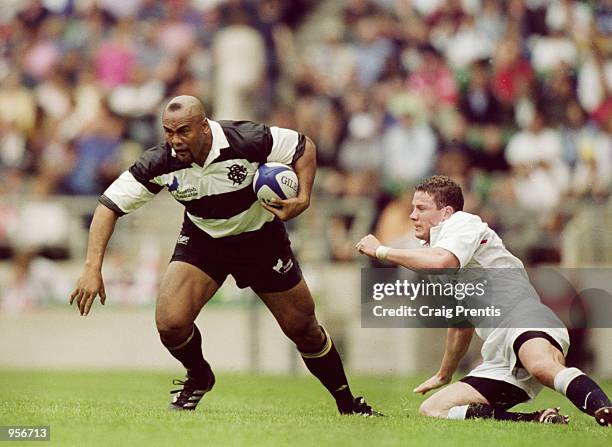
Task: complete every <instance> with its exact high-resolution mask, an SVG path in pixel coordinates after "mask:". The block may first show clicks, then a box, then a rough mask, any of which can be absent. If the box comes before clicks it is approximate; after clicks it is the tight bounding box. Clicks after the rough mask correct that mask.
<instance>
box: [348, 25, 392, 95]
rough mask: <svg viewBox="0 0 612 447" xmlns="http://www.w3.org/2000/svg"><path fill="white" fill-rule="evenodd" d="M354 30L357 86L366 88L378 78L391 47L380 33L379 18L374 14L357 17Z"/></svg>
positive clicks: (389, 54)
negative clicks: (372, 15)
mask: <svg viewBox="0 0 612 447" xmlns="http://www.w3.org/2000/svg"><path fill="white" fill-rule="evenodd" d="M356 31H357V32H356V41H355V42H354V43H353V52H354V54H355V57H354V59H355V63H356V67H355V69H356V76H357V81H358V83H359V86H360V87H361V88H363V89H367V88H369V87H371V86H372V85H373V84H374V83H375V82H376V81H378V80H379V79H380V77H381V75H382V74H383V71H384V69H385V65H386V63H387V59H388V58H389V57H390V56H391V53H392V50H393V47H392V44H391V42H390V41H389V39H387V38H386V37H385V36H384V35H382V32H381V31H382V30H381V29H380V20H379V19H378V18H377V17H376V16H374V17H364V18H361V19H359V21H358V22H357V24H356Z"/></svg>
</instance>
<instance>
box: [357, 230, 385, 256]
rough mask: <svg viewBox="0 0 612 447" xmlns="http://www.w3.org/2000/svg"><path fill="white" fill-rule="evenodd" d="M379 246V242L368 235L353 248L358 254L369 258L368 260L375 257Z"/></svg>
mask: <svg viewBox="0 0 612 447" xmlns="http://www.w3.org/2000/svg"><path fill="white" fill-rule="evenodd" d="M379 246H380V241H379V240H378V239H376V237H374V235H372V234H368V235H367V236H366V237H364V238H363V239H361V240H360V241H359V242H358V243H357V245H355V248H356V249H357V251H359V253H361V254H364V255H367V256H369V257H370V258H375V257H376V249H377V248H378V247H379Z"/></svg>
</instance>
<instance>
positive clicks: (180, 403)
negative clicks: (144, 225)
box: [70, 96, 380, 416]
mask: <svg viewBox="0 0 612 447" xmlns="http://www.w3.org/2000/svg"><path fill="white" fill-rule="evenodd" d="M162 125H163V127H164V132H165V136H166V138H165V140H166V141H165V142H163V143H161V144H159V145H158V146H156V147H153V148H151V149H149V150H147V151H145V152H144V153H143V154H142V155H141V157H140V158H139V159H138V160H136V161H135V162H134V164H133V165H132V166H131V167H130V168H129V169H128V170H127V171H125V172H124V173H123V174H121V176H120V177H119V178H117V179H116V180H115V181H114V182H113V183H112V184H111V185H110V186H109V188H108V189H107V190H106V191H105V192H104V194H103V195H102V197H101V198H100V204H99V205H98V207H97V208H96V211H95V213H94V217H93V221H92V223H91V228H90V230H89V244H88V249H87V257H86V260H85V266H84V269H83V272H82V274H81V276H80V278H79V279H78V282H77V286H76V288H75V289H74V291H73V293H72V295H71V297H70V303H71V304H72V303H73V302H75V301H76V303H77V305H78V308H79V311H80V313H81V315H88V314H89V312H90V310H91V306H92V303H93V302H94V300H95V298H96V296H98V295H99V296H100V300H101V302H102V304H104V302H105V301H106V294H105V291H104V282H103V280H102V273H101V269H102V261H103V259H104V252H105V251H106V246H107V244H108V241H109V239H110V237H111V235H112V234H113V230H114V227H115V222H116V221H117V219H118V218H119V217H120V216H122V215H124V214H128V213H130V212H133V211H135V210H136V209H138V208H139V207H140V206H142V205H144V204H145V203H146V202H148V201H149V200H151V199H153V198H154V197H155V195H156V194H157V193H159V192H160V191H161V190H162V189H166V190H167V191H168V192H169V193H170V194H171V195H172V196H173V197H174V198H175V199H176V200H177V201H179V202H180V203H181V204H182V205H184V206H185V218H184V221H183V227H182V229H181V233H180V235H179V237H178V240H177V243H176V246H175V250H174V254H173V255H172V259H171V262H170V264H169V265H168V268H167V269H166V272H165V274H164V276H163V278H162V280H161V284H160V291H159V295H158V298H157V303H156V312H155V317H156V318H155V320H156V325H157V330H158V332H159V335H160V338H161V342H162V344H163V345H164V346H165V347H166V348H167V349H168V351H169V353H170V354H171V355H172V356H174V357H175V358H176V359H177V360H179V361H180V362H181V363H182V364H183V366H184V367H185V368H186V369H187V380H185V381H176V382H175V384H176V385H181V387H180V388H179V389H177V390H175V391H173V393H175V397H174V399H173V400H172V402H171V404H170V409H172V410H194V409H195V408H196V406H197V405H198V403H199V401H200V399H202V397H203V395H204V394H205V393H207V392H208V391H210V390H211V389H212V388H213V386H214V384H215V375H214V374H213V371H212V368H211V366H210V364H209V363H208V362H207V361H206V360H205V359H204V356H203V354H202V335H201V333H200V331H199V330H198V327H197V326H196V325H195V319H196V317H197V316H198V314H199V313H200V311H201V310H202V308H203V306H204V305H205V304H206V303H207V302H208V301H209V300H210V299H211V298H212V297H213V295H214V294H215V292H216V291H217V290H218V289H219V287H220V286H221V284H223V282H224V280H225V278H226V277H227V276H228V275H232V276H234V278H235V279H236V283H237V285H238V286H239V287H250V288H252V289H253V291H254V292H255V293H257V295H258V296H259V297H260V298H261V300H262V301H263V302H264V303H265V305H266V306H267V307H268V309H270V311H271V312H272V314H273V315H274V317H275V318H276V320H277V321H278V323H279V325H280V327H281V329H282V330H283V332H284V333H285V334H286V335H287V336H288V337H289V338H290V339H291V340H292V341H293V342H294V343H295V344H296V346H297V349H298V351H299V352H300V354H301V356H302V358H303V360H304V363H305V364H306V367H307V368H308V369H309V370H310V372H311V373H312V374H313V375H314V376H316V377H317V378H318V379H319V380H320V381H321V383H322V384H323V385H324V386H325V388H327V390H328V391H329V392H330V394H331V395H332V396H333V398H334V399H335V400H336V405H337V407H338V410H339V411H340V413H342V414H360V415H364V416H376V415H379V414H380V413H377V412H376V411H374V410H372V408H371V407H370V406H369V405H367V403H366V402H365V400H364V399H363V398H362V397H354V396H353V395H352V393H351V390H350V388H349V385H348V381H347V378H346V375H345V373H344V369H343V366H342V360H341V359H340V356H339V354H338V351H336V348H335V345H334V344H333V343H332V339H331V337H330V336H329V334H328V333H327V331H326V330H324V329H323V328H322V327H321V326H320V325H319V323H318V322H317V319H316V317H315V313H314V301H313V299H312V296H311V294H310V291H309V290H308V286H307V285H306V283H305V282H304V279H303V278H302V274H301V270H300V268H299V264H298V262H297V260H296V259H295V257H294V255H293V252H292V250H291V247H290V242H289V238H288V237H287V233H286V231H285V227H284V225H283V223H282V221H286V220H289V219H291V218H293V217H296V216H298V215H299V214H300V213H302V212H303V211H304V210H305V209H306V208H308V206H309V203H310V192H311V188H312V183H313V180H314V176H315V170H316V155H315V150H316V148H315V145H314V143H313V142H312V140H310V138H308V137H306V136H304V135H301V134H299V133H298V132H296V131H294V130H290V129H283V128H279V127H275V126H274V127H268V126H265V125H263V124H258V123H252V122H249V121H219V122H217V121H213V120H211V119H208V118H207V117H206V114H205V111H204V106H203V104H202V103H201V102H200V100H199V99H197V98H195V97H193V96H178V97H175V98H173V99H171V100H170V101H169V102H168V104H167V105H166V107H165V108H164V111H163V116H162ZM266 162H280V163H284V164H288V165H292V166H293V168H294V170H295V172H296V174H297V177H298V181H299V190H298V195H297V197H295V198H292V199H287V200H277V201H275V202H274V207H270V206H267V205H264V204H261V203H259V202H258V200H257V197H256V196H255V193H254V192H253V187H252V182H253V177H254V175H255V172H256V171H257V168H258V167H259V165H260V164H261V163H266ZM262 206H263V207H262ZM159 217H160V219H163V217H164V216H159Z"/></svg>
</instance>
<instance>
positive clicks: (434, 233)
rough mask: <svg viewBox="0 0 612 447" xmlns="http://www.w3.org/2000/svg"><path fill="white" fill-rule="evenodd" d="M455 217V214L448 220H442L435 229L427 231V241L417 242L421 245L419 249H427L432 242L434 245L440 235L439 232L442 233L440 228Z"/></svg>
mask: <svg viewBox="0 0 612 447" xmlns="http://www.w3.org/2000/svg"><path fill="white" fill-rule="evenodd" d="M454 215H455V213H453V214H452V215H451V216H450V217H449V218H448V219H446V220H443V221H442V222H440V223H439V224H438V225H436V226H435V227H431V229H430V230H429V241H430V242H427V241H423V240H421V241H419V243H420V244H421V247H428V246H430V245H431V243H432V241H433V243H434V244H435V243H436V241H437V240H438V236H439V235H440V232H441V231H442V227H443V226H444V224H445V223H446V222H448V221H449V220H450V219H452V217H453V216H454Z"/></svg>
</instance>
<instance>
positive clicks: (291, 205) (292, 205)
mask: <svg viewBox="0 0 612 447" xmlns="http://www.w3.org/2000/svg"><path fill="white" fill-rule="evenodd" d="M259 203H261V206H263V207H264V208H265V209H267V210H268V211H270V212H271V213H272V214H274V215H275V216H276V217H278V218H279V219H280V220H282V221H287V220H289V219H293V218H294V217H295V216H298V215H300V214H301V213H302V212H303V211H304V210H305V209H306V208H308V205H309V204H308V202H307V201H304V200H302V199H300V198H298V197H294V198H292V199H285V200H281V199H276V198H272V199H270V203H271V205H268V204H266V203H264V202H261V201H260V202H259Z"/></svg>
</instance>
